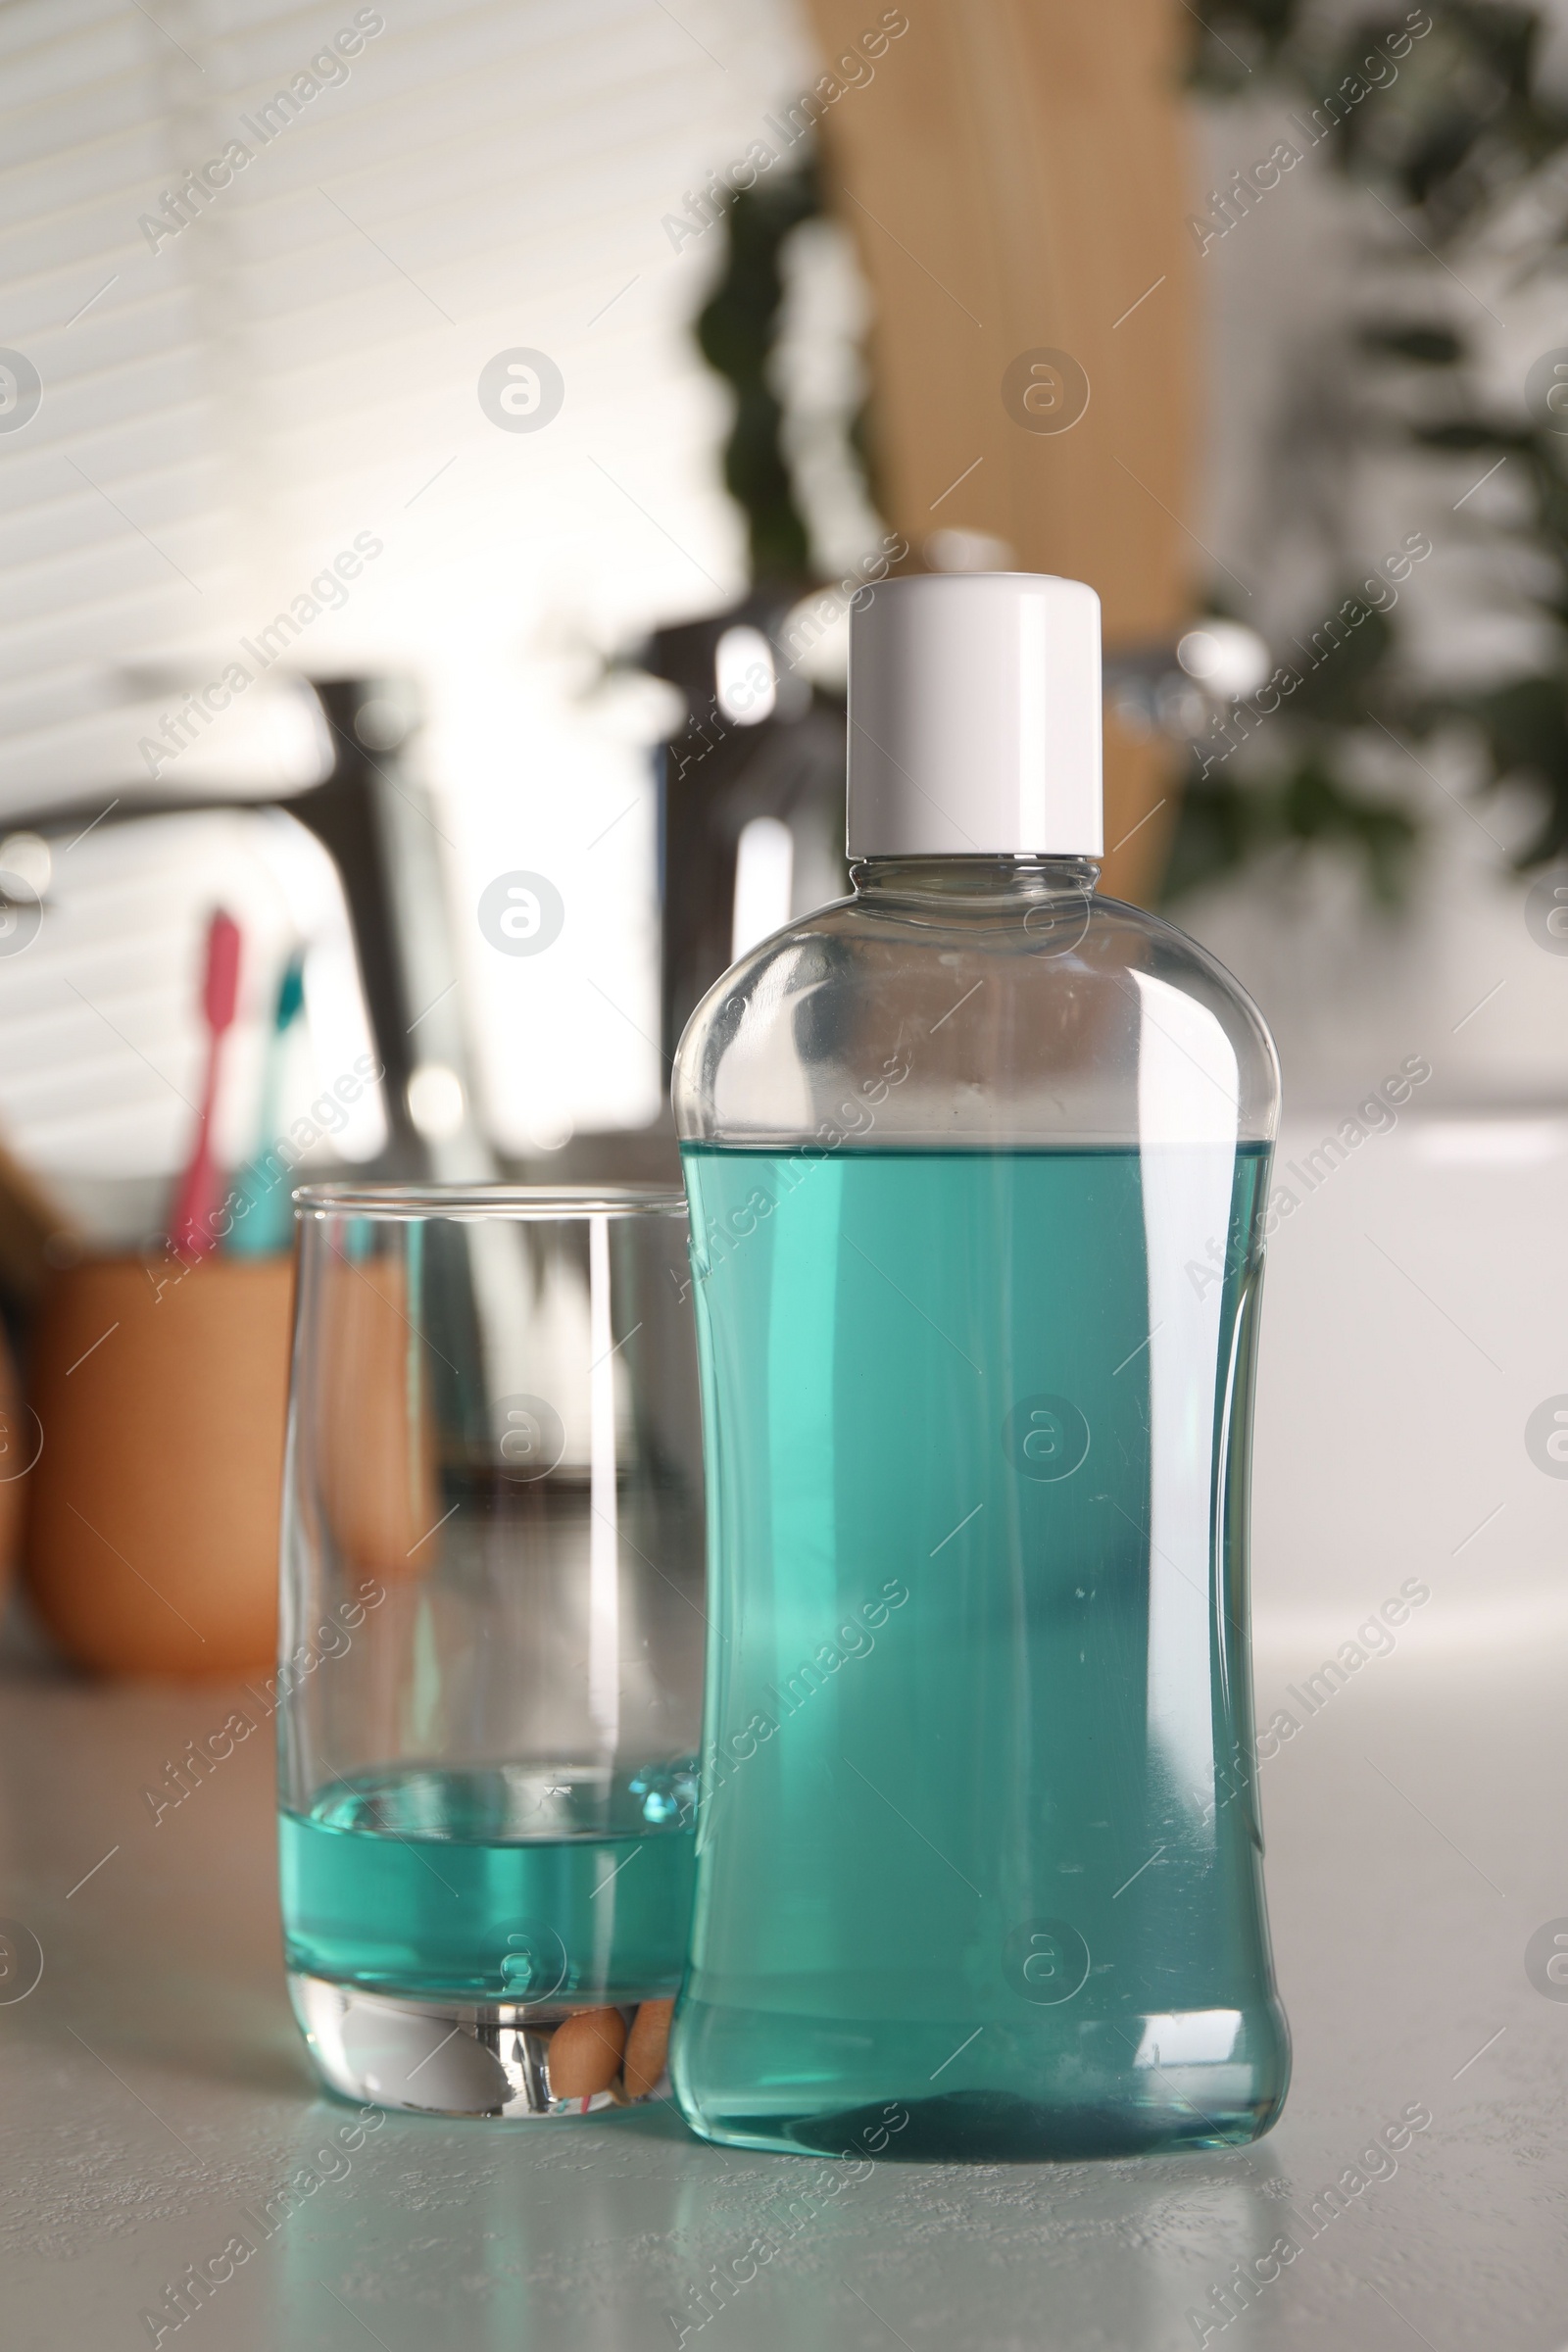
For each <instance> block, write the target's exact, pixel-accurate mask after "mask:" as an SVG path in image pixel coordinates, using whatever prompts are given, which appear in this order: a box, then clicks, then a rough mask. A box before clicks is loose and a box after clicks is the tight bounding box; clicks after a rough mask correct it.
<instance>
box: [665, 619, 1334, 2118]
mask: <svg viewBox="0 0 1568 2352" xmlns="http://www.w3.org/2000/svg"><path fill="white" fill-rule="evenodd" d="M1099 666H1100V665H1099V608H1098V602H1097V600H1096V599H1095V598H1094V596H1093V593H1092V591H1090V590H1089V589H1087V588H1085V587H1083V586H1081V585H1080V584H1079V583H1076V582H1071V581H1062V580H1054V579H1050V578H1042V577H1037V576H1034V575H1029V574H999V575H990V576H973V575H971V576H969V577H959V578H953V577H949V578H920V579H912V580H907V581H899V582H896V583H892V584H890V585H885V586H882V587H880V588H878V589H877V590H876V592H875V595H874V597H873V599H872V600H871V602H870V603H869V605H867V606H863V607H860V608H858V609H857V612H856V614H855V619H854V627H853V640H852V665H851V704H850V713H851V747H852V748H851V771H850V850H851V858H852V871H853V877H854V883H855V895H854V897H853V898H851V899H850V900H848V901H846V902H843V903H841V904H839V905H836V906H833V907H825V908H824V909H823V910H822V911H821V912H820V913H818V914H815V915H813V916H810V917H809V918H807V919H806V920H804V921H800V922H797V923H793V924H791V925H790V926H789V928H788V929H786V930H784V931H781V932H779V933H777V934H776V935H775V936H774V937H773V938H771V939H769V940H767V941H765V942H764V943H763V944H762V946H760V948H758V949H757V950H756V951H754V952H753V953H752V954H751V955H750V956H747V957H746V958H744V959H743V961H742V962H740V963H739V964H738V965H736V966H735V967H734V968H733V969H732V970H731V971H730V972H729V973H727V974H726V975H725V977H724V978H723V980H722V981H720V982H719V984H718V985H717V986H716V987H715V988H714V989H713V990H712V991H711V994H710V995H709V997H708V998H707V999H706V1001H705V1002H704V1003H703V1005H701V1006H700V1007H699V1008H698V1010H697V1012H696V1014H695V1015H694V1016H693V1019H692V1021H691V1024H690V1026H689V1028H688V1030H687V1032H686V1036H685V1038H684V1040H683V1042H682V1045H681V1050H680V1054H679V1058H678V1061H677V1065H676V1075H675V1109H676V1118H677V1124H678V1129H679V1134H680V1138H681V1148H682V1155H683V1159H684V1164H685V1170H686V1178H687V1186H688V1192H689V1197H690V1201H691V1209H692V1254H693V1274H694V1294H695V1300H696V1308H697V1318H698V1332H699V1341H700V1348H701V1354H702V1362H703V1376H704V1414H705V1430H706V1444H707V1454H708V1477H709V1503H710V1520H709V1525H710V1569H711V1572H710V1593H711V1602H710V1607H711V1637H710V1643H709V1667H708V1693H707V1716H706V1726H705V1737H704V1779H703V1795H702V1800H701V1806H700V1813H699V1830H698V1860H697V1897H696V1913H695V1923H694V1929H693V1941H692V1947H691V1956H690V1962H689V1966H688V1970H687V1975H686V1981H685V1988H684V1991H683V1994H682V1997H681V2001H680V2004H679V2008H678V2011H677V2017H676V2026H675V2034H674V2041H673V2045H672V2053H671V2071H672V2076H673V2080H674V2083H675V2087H676V2092H677V2095H678V2097H679V2101H680V2104H681V2107H682V2110H683V2112H684V2113H685V2115H686V2117H687V2119H688V2121H689V2122H690V2123H691V2124H692V2125H693V2127H694V2128H695V2129H696V2130H697V2131H700V2132H702V2133H703V2134H704V2135H705V2136H706V2137H708V2138H710V2139H714V2140H720V2141H727V2142H732V2143H735V2144H739V2145H744V2146H749V2147H762V2148H791V2147H794V2148H812V2149H824V2150H832V2151H835V2152H837V2151H838V2150H840V2149H841V2148H844V2147H846V2146H849V2145H858V2144H861V2143H862V2142H865V2143H866V2144H869V2142H870V2141H871V2140H877V2141H879V2142H880V2144H882V2145H883V2146H886V2147H889V2148H891V2149H892V2150H894V2151H895V2152H899V2153H907V2154H909V2155H914V2154H922V2155H948V2156H960V2155H961V2156H985V2157H1005V2156H1025V2157H1029V2156H1034V2157H1044V2156H1061V2157H1077V2156H1084V2155H1094V2154H1105V2155H1119V2154H1126V2153H1130V2152H1132V2151H1135V2150H1139V2149H1162V2148H1170V2147H1174V2146H1179V2145H1197V2146H1202V2147H1217V2146H1228V2145H1234V2144H1237V2143H1240V2142H1243V2141H1247V2140H1250V2139H1252V2138H1254V2137H1256V2136H1257V2135H1258V2134H1259V2133H1260V2132H1262V2131H1266V2130H1267V2129H1268V2127H1269V2126H1270V2124H1271V2123H1272V2122H1273V2120H1274V2118H1275V2116H1276V2115H1277V2114H1278V2112H1279V2109H1280V2106H1281V2103H1282V2101H1283V2098H1284V2094H1285V2087H1286V2082H1287V2080H1288V2075H1289V2041H1288V2035H1287V2030H1286V2025H1285V2020H1284V2016H1283V2013H1282V2011H1281V2009H1280V2006H1279V2002H1278V1999H1277V1996H1276V1994H1275V1990H1274V1985H1273V1976H1272V1967H1271V1962H1270V1956H1269V1946H1268V1932H1267V1926H1266V1921H1265V1915H1264V1907H1263V1891H1262V1877H1261V1838H1260V1837H1259V1832H1258V1824H1257V1810H1256V1803H1255V1796H1254V1787H1253V1782H1254V1762H1253V1738H1252V1728H1251V1713H1250V1660H1249V1643H1248V1557H1247V1545H1248V1526H1247V1522H1248V1488H1249V1456H1250V1422H1251V1402H1252V1366H1253V1357H1254V1351H1255V1346H1256V1336H1257V1307H1258V1291H1259V1282H1260V1277H1261V1268H1262V1234H1263V1227H1264V1223H1265V1199H1266V1193H1267V1183H1268V1167H1269V1156H1270V1149H1271V1144H1272V1139H1273V1135H1274V1128H1275V1121H1276V1115H1277V1108H1278V1069H1277V1064H1276V1061H1275V1057H1274V1052H1273V1048H1272V1045H1271V1043H1270V1040H1269V1037H1268V1033H1267V1031H1266V1029H1265V1028H1264V1026H1263V1023H1262V1021H1261V1019H1260V1018H1259V1016H1258V1014H1257V1012H1256V1011H1255V1009H1254V1008H1253V1006H1252V1005H1250V1002H1249V1001H1248V999H1247V998H1246V996H1245V995H1244V994H1243V993H1242V991H1241V990H1240V988H1238V986H1237V985H1236V983H1235V982H1234V981H1233V980H1231V979H1230V978H1229V977H1228V975H1227V974H1226V973H1225V972H1224V971H1223V970H1221V969H1220V967H1219V966H1218V965H1217V964H1216V963H1215V962H1214V961H1213V959H1212V958H1211V957H1210V956H1206V955H1205V954H1204V953H1203V952H1202V950H1201V949H1200V948H1198V947H1197V946H1195V945H1194V943H1193V942H1192V941H1190V940H1188V939H1186V938H1184V937H1183V936H1182V934H1181V933H1180V932H1178V931H1175V930H1173V929H1172V928H1171V926H1170V925H1169V924H1167V923H1164V922H1162V921H1159V920H1158V919H1156V918H1155V917H1153V916H1152V915H1149V914H1146V913H1144V912H1142V911H1141V910H1140V909H1138V908H1136V907H1127V906H1122V905H1119V904H1117V903H1115V902H1113V901H1110V900H1106V899H1103V898H1101V897H1099V896H1098V895H1096V891H1095V884H1096V880H1097V876H1098V866H1097V863H1096V860H1097V858H1098V856H1099V854H1100V846H1101V844H1100V768H1099V760H1100V744H1099V708H1100V706H1099V696H1100V676H1099ZM895 2134H896V2135H897V2136H894V2135H895Z"/></svg>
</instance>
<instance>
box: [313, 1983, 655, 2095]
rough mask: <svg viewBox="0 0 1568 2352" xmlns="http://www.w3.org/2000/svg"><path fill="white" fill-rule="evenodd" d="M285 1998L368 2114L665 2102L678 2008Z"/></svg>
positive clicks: (324, 2075) (333, 1991)
mask: <svg viewBox="0 0 1568 2352" xmlns="http://www.w3.org/2000/svg"><path fill="white" fill-rule="evenodd" d="M288 1991H289V1999H290V2000H291V2001H292V2002H293V2004H294V2015H295V2018H296V2019H297V2020H298V2023H299V2028H300V2032H301V2033H302V2034H304V2036H305V2039H306V2043H307V2045H308V2046H309V2049H310V2053H311V2056H312V2058H313V2059H314V2060H315V2062H316V2069H317V2072H318V2074H319V2076H320V2078H321V2080H322V2082H325V2083H326V2085H327V2087H328V2088H329V2089H331V2090H335V2091H337V2092H338V2093H339V2095H340V2096H341V2097H343V2098H345V2099H354V2100H356V2101H358V2102H359V2103H360V2104H361V2105H373V2106H376V2107H387V2108H393V2109H402V2110H404V2111H406V2112H407V2113H409V2114H412V2115H486V2116H500V2117H503V2118H505V2119H507V2120H508V2121H515V2120H520V2119H523V2118H527V2119H530V2120H531V2119H533V2118H536V2117H544V2116H558V2115H595V2114H601V2113H603V2112H605V2111H606V2110H607V2109H610V2108H614V2107H631V2106H635V2105H637V2104H638V2103H639V2102H640V2101H641V2100H644V2099H652V2098H658V2097H660V2096H662V2095H664V2094H666V2093H667V2092H668V2088H669V2081H668V2077H667V2075H666V2074H665V2071H664V2044H665V2042H666V2040H667V2038H668V2034H669V2014H670V2011H671V2009H672V2008H673V2006H674V2003H673V2000H671V1999H667V1998H665V1999H650V2000H646V2001H641V2002H625V2003H622V2004H620V2005H619V2006H617V2007H614V2008H611V2007H602V2008H588V2007H584V2006H583V2005H582V2004H581V2003H572V2004H569V2005H568V2004H564V2003H561V2002H553V2001H535V2002H529V2003H520V2002H515V2001H463V2000H450V2001H439V2000H435V2001H432V2000H412V1999H407V2000H406V1999H401V1998H398V1997H395V1996H393V1995H391V1994H388V1993H384V1992H362V1991H361V1990H360V1989H359V1988H358V1987H357V1986H355V1985H338V1984H334V1983H332V1982H331V1981H330V1980H329V1979H327V1978H325V1977H310V1976H304V1975H301V1974H299V1973H298V1972H295V1971H291V1972H290V1974H289V1979H288ZM566 2027H570V2029H571V2031H570V2032H569V2033H568V2034H565V2036H564V2038H560V2037H561V2036H562V2034H563V2029H564V2028H566ZM553 2076H554V2080H552V2077H553Z"/></svg>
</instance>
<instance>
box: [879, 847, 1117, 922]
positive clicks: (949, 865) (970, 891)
mask: <svg viewBox="0 0 1568 2352" xmlns="http://www.w3.org/2000/svg"><path fill="white" fill-rule="evenodd" d="M1099 880H1100V866H1099V863H1098V861H1097V860H1096V859H1095V858H1011V857H997V858H858V859H857V861H856V862H855V864H853V865H852V866H851V868H850V881H851V883H852V884H853V886H854V889H855V895H856V897H857V898H858V900H860V901H861V902H862V903H863V904H864V905H865V906H867V907H890V908H891V907H911V908H916V907H917V908H918V909H919V910H920V911H921V912H922V913H924V914H926V915H927V916H932V917H940V916H942V915H956V916H961V915H963V914H965V913H975V914H1001V913H1007V912H1011V911H1013V910H1015V909H1017V908H1020V907H1021V908H1023V909H1024V910H1025V911H1026V912H1027V910H1028V909H1029V908H1030V907H1044V906H1050V905H1051V904H1052V903H1053V902H1054V901H1059V900H1073V901H1075V902H1077V903H1078V904H1080V905H1081V904H1082V903H1083V901H1084V900H1085V899H1086V898H1088V897H1089V896H1090V895H1091V894H1092V893H1093V891H1094V889H1095V887H1096V885H1097V884H1098V882H1099Z"/></svg>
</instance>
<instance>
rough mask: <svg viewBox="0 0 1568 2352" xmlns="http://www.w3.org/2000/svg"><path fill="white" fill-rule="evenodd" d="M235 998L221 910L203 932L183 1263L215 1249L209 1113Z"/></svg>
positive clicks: (232, 944) (178, 1221)
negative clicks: (203, 1053) (203, 1062)
mask: <svg viewBox="0 0 1568 2352" xmlns="http://www.w3.org/2000/svg"><path fill="white" fill-rule="evenodd" d="M238 994H239V925H238V924H237V923H236V922H235V921H234V919H233V917H232V916H231V915H227V914H225V913H224V912H223V910H222V908H221V907H219V909H218V910H217V912H216V913H215V914H214V916H213V919H212V921H211V923H210V924H209V925H208V928H207V973H206V978H205V980H204V981H203V984H202V1013H203V1017H204V1018H205V1020H206V1023H207V1039H208V1043H207V1075H206V1079H205V1081H204V1083H203V1086H202V1104H201V1109H200V1110H199V1111H198V1112H197V1114H196V1142H195V1147H194V1149H193V1151H192V1152H191V1156H190V1160H189V1163H188V1165H187V1166H186V1169H185V1173H184V1175H183V1176H182V1177H181V1178H180V1184H179V1191H178V1192H177V1193H176V1194H175V1196H174V1215H173V1221H172V1240H173V1244H174V1247H175V1249H176V1250H178V1251H179V1254H180V1256H181V1257H184V1258H197V1257H205V1256H206V1255H207V1254H208V1252H209V1251H210V1250H216V1249H217V1247H218V1236H217V1234H216V1233H215V1232H214V1231H213V1225H214V1221H215V1219H216V1217H217V1213H218V1192H219V1178H218V1165H217V1162H216V1160H215V1159H214V1157H213V1110H214V1107H215V1105H216V1103H217V1101H218V1074H219V1065H220V1063H221V1058H222V1047H223V1035H224V1032H225V1031H226V1030H227V1029H228V1027H229V1026H230V1024H231V1022H232V1021H233V1018H234V1004H235V1000H236V998H237V997H238Z"/></svg>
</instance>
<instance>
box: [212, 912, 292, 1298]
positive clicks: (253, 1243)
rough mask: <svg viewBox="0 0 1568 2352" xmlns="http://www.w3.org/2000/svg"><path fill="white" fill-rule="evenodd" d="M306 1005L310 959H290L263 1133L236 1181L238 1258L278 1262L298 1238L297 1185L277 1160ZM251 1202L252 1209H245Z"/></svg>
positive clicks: (271, 1051) (275, 1029) (276, 1017)
mask: <svg viewBox="0 0 1568 2352" xmlns="http://www.w3.org/2000/svg"><path fill="white" fill-rule="evenodd" d="M304 1005H305V958H304V956H301V955H299V954H297V953H296V954H295V955H293V956H290V957H289V959H288V962H287V963H286V964H285V965H284V967H283V977H282V979H281V980H280V981H279V983H278V989H277V1003H276V1005H275V1006H274V1007H273V1011H272V1033H271V1035H270V1038H269V1039H268V1042H267V1065H266V1073H265V1076H264V1077H263V1081H262V1133H261V1141H260V1144H259V1146H258V1149H257V1152H256V1154H255V1156H254V1157H253V1158H252V1159H250V1160H249V1161H248V1162H247V1163H246V1165H245V1166H244V1167H243V1168H242V1169H241V1170H240V1172H239V1174H238V1175H237V1176H236V1177H235V1179H234V1195H235V1199H234V1203H233V1205H234V1220H233V1224H232V1225H231V1227H230V1228H229V1233H228V1240H227V1248H228V1250H229V1251H230V1252H231V1254H232V1255H233V1256H235V1257H275V1256H277V1255H279V1254H280V1253H281V1252H282V1251H283V1250H287V1249H288V1248H289V1247H290V1245H291V1243H292V1241H293V1238H294V1213H293V1210H292V1208H291V1207H290V1205H289V1196H290V1194H291V1192H292V1189H293V1188H292V1186H291V1184H290V1182H289V1177H288V1171H287V1169H286V1168H284V1167H283V1166H282V1165H281V1164H280V1162H279V1160H278V1157H277V1136H276V1128H277V1113H278V1104H279V1102H280V1101H281V1098H282V1092H283V1061H284V1051H283V1050H284V1041H285V1040H286V1038H287V1036H288V1033H289V1030H290V1029H291V1028H292V1027H293V1025H294V1023H295V1021H296V1020H297V1019H298V1018H299V1015H300V1013H301V1011H302V1010H303V1009H304ZM247 1203H248V1206H247V1205H246V1204H247Z"/></svg>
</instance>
